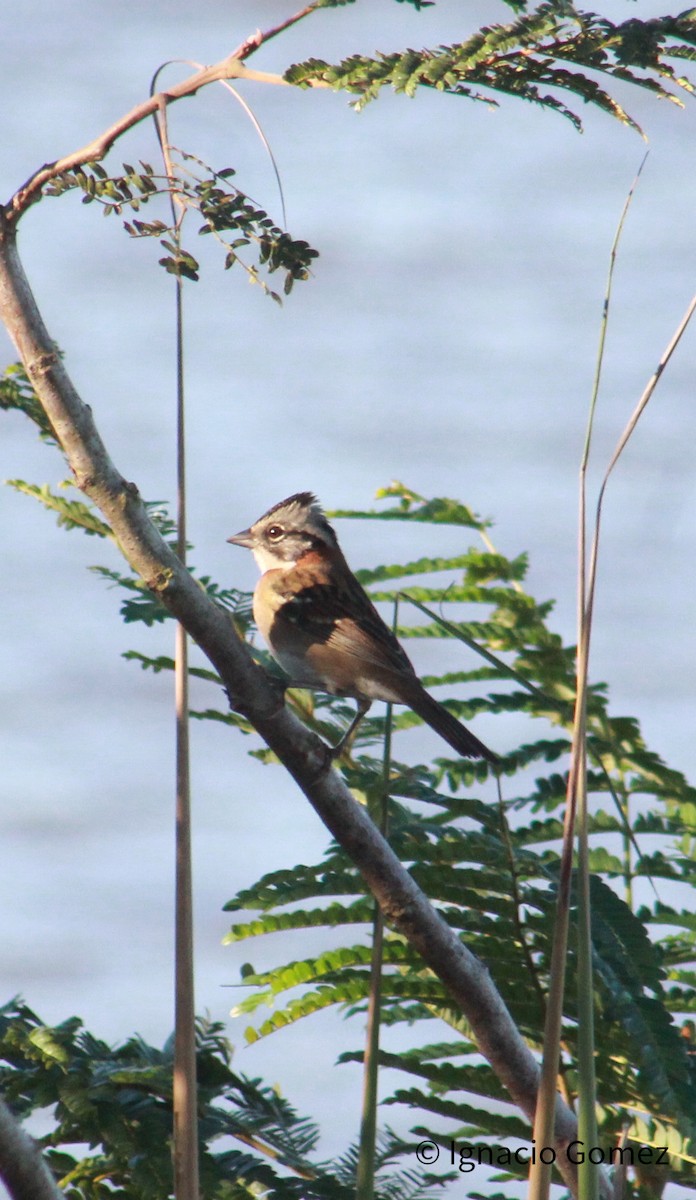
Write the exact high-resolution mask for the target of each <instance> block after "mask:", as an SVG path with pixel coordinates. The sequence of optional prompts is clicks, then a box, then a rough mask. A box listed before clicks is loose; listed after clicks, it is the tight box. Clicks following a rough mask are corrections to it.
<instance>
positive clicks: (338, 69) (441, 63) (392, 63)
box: [285, 0, 696, 129]
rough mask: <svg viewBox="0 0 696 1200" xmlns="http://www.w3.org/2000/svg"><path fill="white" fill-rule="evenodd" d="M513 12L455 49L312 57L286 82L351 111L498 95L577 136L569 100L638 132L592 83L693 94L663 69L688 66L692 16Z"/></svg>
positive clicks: (666, 94)
mask: <svg viewBox="0 0 696 1200" xmlns="http://www.w3.org/2000/svg"><path fill="white" fill-rule="evenodd" d="M511 7H513V8H514V9H515V10H516V11H517V13H518V15H517V16H516V18H515V20H513V21H511V22H508V23H504V24H496V25H487V26H483V27H482V28H481V29H479V30H478V31H477V32H476V33H474V34H473V35H471V36H470V37H468V38H466V39H465V40H464V41H462V42H459V43H456V44H454V45H449V46H438V47H437V48H435V49H427V50H411V49H409V50H405V51H397V52H395V53H392V54H382V53H380V54H377V55H376V56H375V57H373V58H371V57H369V56H366V55H360V54H355V55H351V56H350V57H349V58H347V59H344V60H343V61H342V62H340V63H336V64H331V63H328V62H326V61H324V60H323V59H317V58H312V59H309V60H307V61H306V62H302V63H298V64H295V65H294V66H292V67H290V68H289V70H288V71H287V72H286V75H285V78H286V79H287V80H288V82H289V83H292V84H295V85H297V86H300V87H308V86H311V84H312V83H316V82H317V81H321V82H322V83H325V84H328V85H329V86H331V87H332V88H334V89H336V90H341V91H347V92H349V93H351V94H352V95H355V96H357V97H358V98H357V100H356V101H355V102H354V104H355V107H356V108H358V109H360V108H362V107H364V106H365V105H366V104H367V103H368V102H369V101H370V100H374V99H376V98H377V96H378V95H379V93H380V91H381V89H382V88H383V87H385V86H389V87H391V88H393V90H394V91H395V92H397V93H403V94H404V95H407V96H413V95H415V93H416V91H417V90H418V89H419V88H421V87H427V88H434V89H436V90H437V91H441V92H446V93H448V94H450V95H455V96H465V97H468V98H469V99H470V100H477V101H483V102H484V103H486V104H488V105H491V104H497V103H498V102H497V100H496V98H495V95H496V93H503V94H506V95H509V96H516V97H518V98H519V99H522V100H527V101H531V102H533V103H534V104H538V105H540V106H541V107H543V108H547V109H550V110H552V111H556V112H559V113H561V114H562V115H563V116H565V117H567V118H568V119H569V120H570V121H571V122H572V123H573V124H574V125H575V126H576V128H578V129H579V128H581V126H582V122H581V119H580V117H579V116H578V114H577V112H576V111H575V110H574V109H573V108H570V107H568V105H567V103H566V102H565V100H564V99H562V97H563V96H565V95H567V94H570V95H571V96H574V97H575V98H576V99H578V100H581V101H582V102H583V103H585V104H593V105H595V106H597V107H598V108H600V109H602V110H603V111H604V112H607V113H608V114H610V115H611V116H614V117H616V118H617V119H618V120H620V121H622V122H624V123H625V124H629V125H632V126H633V127H634V128H638V127H637V126H636V125H635V122H634V121H633V120H632V118H631V117H630V116H629V114H628V113H627V112H626V110H625V109H624V108H623V106H622V105H621V104H619V103H618V101H617V100H616V99H614V97H613V96H612V95H611V94H610V93H609V92H608V91H607V90H606V88H605V87H603V86H601V85H600V84H599V83H598V82H597V80H596V78H595V76H596V75H597V74H599V75H600V76H605V77H607V78H608V79H610V80H612V81H621V82H628V83H631V84H633V85H635V86H637V87H640V88H647V89H648V90H649V91H651V92H652V93H653V94H654V95H655V96H657V97H659V98H660V99H668V100H672V101H676V102H679V101H678V99H677V93H678V92H679V91H684V92H687V93H692V92H693V90H694V88H693V84H692V83H691V82H690V81H689V80H688V79H687V78H685V77H684V76H683V75H682V74H677V72H676V71H675V70H674V68H673V66H672V65H671V64H670V62H669V61H668V60H669V59H670V58H676V59H682V60H687V61H692V60H693V59H694V58H695V57H696V18H695V17H694V13H693V10H692V11H689V12H685V13H682V14H681V15H680V16H677V17H669V16H668V17H657V18H654V19H651V20H647V21H646V20H639V19H637V18H630V19H629V20H627V21H623V22H619V23H617V24H615V23H613V22H612V21H609V20H608V19H606V18H604V17H601V16H599V15H597V14H596V13H592V12H583V11H581V10H579V9H577V8H576V7H575V6H574V5H573V4H571V3H568V2H567V0H543V2H542V3H540V4H538V5H537V6H536V7H535V8H533V9H531V10H528V9H527V7H526V5H522V4H513V5H511ZM588 72H591V74H588ZM548 89H550V90H548ZM674 89H676V91H675V90H674Z"/></svg>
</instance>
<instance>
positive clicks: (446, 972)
mask: <svg viewBox="0 0 696 1200" xmlns="http://www.w3.org/2000/svg"><path fill="white" fill-rule="evenodd" d="M0 318H2V320H3V321H4V323H5V325H6V327H7V329H8V331H9V333H10V335H11V337H12V338H13V340H14V342H15V344H16V346H17V349H18V351H19V354H20V356H21V358H22V361H23V363H24V366H25V369H26V372H27V375H28V377H29V379H30V380H31V382H32V385H33V387H34V388H35V390H36V394H37V396H38V397H39V400H40V401H41V403H42V405H43V406H44V408H45V411H46V414H47V416H48V419H49V420H50V422H51V426H52V428H53V430H54V431H55V434H56V437H57V439H58V441H59V442H60V445H61V446H62V449H63V451H64V453H65V456H66V458H67V459H68V462H69V464H70V467H71V469H72V471H73V474H74V477H75V482H76V484H77V486H78V487H79V488H81V489H82V491H84V492H85V494H86V495H87V496H89V497H90V499H91V500H92V501H94V503H95V504H96V505H97V506H98V507H99V508H100V509H101V511H102V513H103V514H104V516H105V518H106V520H107V521H108V522H109V524H110V525H111V527H112V529H113V531H114V534H115V536H116V539H117V541H118V544H119V546H120V549H121V551H122V553H123V555H124V556H125V558H126V559H127V561H128V562H129V563H130V565H131V567H132V568H133V569H134V570H135V571H136V572H137V573H138V574H139V575H140V576H141V577H142V579H143V580H144V581H145V583H146V584H147V586H148V587H149V588H150V589H151V591H152V592H154V593H155V594H156V595H157V596H158V597H159V598H160V599H161V601H162V602H163V603H164V604H165V605H166V606H167V608H168V609H169V611H170V612H171V613H172V614H173V615H174V616H175V617H177V618H178V619H179V620H180V621H181V622H182V624H183V625H184V626H185V627H186V629H187V631H188V632H189V633H190V635H191V636H192V637H193V638H194V639H195V641H196V642H197V643H198V645H199V646H200V647H201V649H202V650H203V651H204V653H205V654H206V655H207V656H208V658H209V659H210V661H211V663H212V664H213V666H214V667H215V669H216V670H217V672H218V673H219V675H220V677H221V679H222V681H223V684H224V686H225V688H226V691H227V693H228V695H229V696H230V698H231V699H232V701H233V705H234V707H235V708H236V709H238V710H239V711H240V712H242V713H243V714H244V715H245V716H246V717H247V718H248V719H249V720H250V721H251V723H252V724H253V726H254V728H255V729H256V730H257V731H258V733H259V734H260V735H261V736H262V737H263V739H264V740H265V741H266V742H267V744H268V745H269V746H270V747H271V749H272V750H273V751H274V752H275V754H276V755H277V756H278V758H279V759H280V761H281V763H282V764H283V765H284V766H285V768H286V770H287V771H289V773H290V775H291V776H292V778H293V779H294V780H295V781H296V782H297V784H298V786H299V787H300V788H301V790H302V791H303V792H304V794H305V796H306V797H307V799H308V800H309V801H310V803H311V804H312V805H313V807H314V808H315V810H316V812H317V813H318V814H319V816H320V817H321V819H322V821H323V822H324V824H325V825H326V826H327V828H328V829H329V830H330V832H331V833H332V834H333V836H334V837H335V838H336V840H337V841H338V842H339V843H340V844H341V846H342V847H343V848H344V850H345V851H346V853H347V854H349V855H350V857H351V858H352V860H353V862H354V863H355V864H356V866H357V867H358V869H359V870H360V872H361V874H362V876H363V879H364V880H365V882H366V884H367V886H368V887H369V889H370V890H371V892H372V893H373V895H374V896H375V897H376V899H377V901H378V902H379V904H380V907H381V909H382V912H383V913H384V918H385V921H386V922H387V924H388V925H390V926H391V927H392V928H394V929H396V930H398V931H399V932H400V933H401V934H403V936H404V937H406V938H407V939H408V941H409V942H410V943H411V945H413V946H414V947H415V949H416V950H417V951H418V953H419V954H420V955H421V957H422V958H423V960H424V962H425V963H426V964H427V965H428V966H429V967H430V968H431V970H432V971H434V972H435V974H436V975H437V976H438V977H439V978H440V979H441V980H442V982H443V983H444V984H445V986H446V987H447V988H448V990H449V991H450V993H451V995H452V997H453V998H454V1000H455V1001H456V1003H457V1004H458V1005H459V1006H460V1008H461V1010H462V1012H463V1013H464V1015H465V1016H466V1019H467V1021H468V1022H469V1024H470V1027H471V1030H472V1033H473V1035H474V1037H475V1038H476V1040H477V1043H478V1047H479V1050H480V1052H481V1054H483V1055H484V1056H485V1057H486V1059H487V1060H488V1062H489V1063H490V1064H491V1066H492V1068H493V1070H494V1071H495V1072H496V1074H497V1076H498V1078H499V1079H500V1080H501V1082H502V1083H503V1084H504V1086H505V1087H506V1089H507V1090H508V1092H509V1094H510V1096H511V1098H512V1100H513V1101H514V1102H515V1104H517V1105H518V1106H519V1108H520V1109H521V1110H522V1112H523V1113H524V1114H525V1115H526V1117H527V1118H528V1119H529V1120H530V1122H531V1121H532V1120H533V1117H534V1110H535V1105H536V1092H537V1085H538V1079H539V1067H538V1064H537V1061H536V1059H535V1057H534V1055H533V1054H532V1052H531V1050H530V1049H529V1047H528V1046H527V1045H526V1043H525V1042H524V1041H523V1039H522V1037H521V1036H520V1034H519V1032H518V1031H517V1029H516V1027H515V1025H514V1023H513V1021H512V1018H511V1017H510V1014H509V1012H508V1010H507V1008H506V1007H505V1005H504V1003H503V1001H502V999H501V997H500V995H499V993H498V992H497V990H496V988H495V986H494V984H493V982H492V980H491V978H490V975H489V973H488V971H487V969H486V967H485V966H484V965H483V964H482V963H481V962H480V961H479V960H478V959H477V958H476V957H475V956H474V955H473V954H471V952H470V951H469V950H468V949H467V947H466V946H465V945H464V944H463V943H462V942H461V941H460V939H459V937H458V936H457V935H456V933H455V932H454V931H453V930H452V929H451V928H450V927H449V926H448V925H447V924H446V922H445V921H444V920H443V919H442V917H441V916H440V915H439V914H438V913H437V912H436V910H435V909H434V908H433V907H432V905H431V904H430V903H429V901H428V899H427V898H426V896H425V895H424V894H423V893H422V892H421V891H420V889H419V888H418V887H417V886H416V884H415V882H414V880H413V879H412V878H411V876H410V874H409V873H408V871H406V869H405V868H404V867H403V865H402V864H401V863H400V862H399V860H398V858H397V857H396V855H395V854H394V852H393V851H392V849H391V848H390V846H389V845H388V843H387V842H386V841H385V839H384V838H383V837H382V836H381V834H380V833H379V831H378V830H377V829H376V827H375V826H374V824H373V822H372V820H371V818H370V817H369V815H368V814H367V812H365V811H364V810H363V809H362V808H361V807H360V806H359V805H358V804H357V803H356V802H355V800H354V798H353V796H352V795H351V793H350V791H349V790H348V788H347V786H346V784H345V783H344V781H343V780H342V779H341V778H340V777H339V776H338V775H337V774H336V773H335V772H334V771H333V770H332V769H331V764H330V758H329V754H328V751H327V748H326V746H325V745H324V744H323V743H322V742H321V741H319V739H318V738H317V737H316V736H315V735H314V734H312V733H310V732H309V731H308V730H307V729H305V728H304V726H302V725H301V724H300V722H299V721H298V720H297V718H296V717H295V716H294V715H293V714H292V713H291V712H290V711H289V710H288V709H287V708H285V706H284V704H283V703H282V700H281V699H280V697H279V695H278V693H277V691H276V690H275V688H274V687H273V686H272V684H271V682H270V681H269V679H268V677H267V675H266V674H265V672H264V671H262V670H261V669H260V668H259V667H258V666H257V665H256V664H255V663H254V662H253V660H252V658H251V656H250V654H249V653H248V651H247V648H246V646H245V645H244V643H243V641H242V640H241V639H240V638H239V637H238V635H237V634H236V631H235V629H234V627H233V625H232V623H231V620H230V617H229V615H228V614H227V613H226V612H224V611H223V610H222V609H221V608H219V607H218V606H217V605H215V604H214V603H212V602H211V600H210V599H209V598H208V597H207V596H206V595H205V594H204V593H203V591H202V590H201V588H200V587H199V586H198V584H197V583H196V582H195V580H194V579H192V578H191V576H190V575H189V573H188V571H187V570H186V568H185V567H184V566H183V564H182V563H181V562H180V560H179V559H178V558H177V557H176V555H175V554H174V552H173V551H172V550H171V549H170V548H169V547H168V546H167V544H166V543H165V542H164V541H163V540H162V538H161V537H160V535H159V533H158V532H157V530H156V529H155V527H154V526H153V525H152V523H151V522H150V520H149V518H148V516H147V512H146V510H145V507H144V505H143V503H142V501H141V499H140V496H139V493H138V489H137V487H136V486H135V484H133V483H129V482H127V481H126V480H125V479H124V478H123V476H122V475H121V474H120V473H119V472H118V470H117V468H116V467H115V465H114V464H113V462H112V461H111V459H110V458H109V455H108V453H107V450H106V447H105V446H104V444H103V442H102V440H101V437H100V435H99V432H98V430H97V428H96V425H95V423H94V420H93V418H92V413H91V410H90V408H89V407H88V406H87V405H86V404H84V403H83V402H82V400H81V399H80V397H79V396H78V394H77V392H76V390H75V388H74V385H73V384H72V381H71V380H70V378H69V376H68V374H67V372H66V370H65V367H64V365H63V362H62V361H61V358H60V356H59V355H58V354H57V352H56V350H55V346H54V343H53V342H52V340H51V338H50V337H49V335H48V332H47V330H46V328H45V326H44V324H43V320H42V318H41V315H40V313H39V310H38V308H37V306H36V302H35V300H34V297H33V294H32V292H31V289H30V286H29V283H28V280H27V278H26V276H25V274H24V271H23V268H22V265H21V262H20V259H19V255H18V253H17V248H16V237H15V230H14V228H13V227H12V226H11V225H10V224H9V222H8V221H7V220H5V219H3V218H2V216H0ZM576 1137H577V1124H576V1119H575V1116H574V1114H573V1113H572V1112H571V1111H570V1109H569V1108H568V1107H567V1106H566V1105H565V1104H564V1102H563V1101H562V1099H561V1097H560V1096H557V1097H556V1126H555V1138H554V1144H555V1152H556V1155H557V1163H558V1169H559V1171H560V1172H561V1174H562V1175H563V1178H564V1180H565V1182H566V1184H567V1185H568V1187H570V1189H571V1190H572V1191H573V1193H574V1194H575V1188H576V1169H575V1166H574V1165H573V1164H572V1163H571V1162H569V1160H568V1153H567V1151H568V1144H569V1142H572V1141H573V1140H574V1139H575V1138H576ZM602 1186H603V1187H604V1186H605V1185H604V1183H603V1184H602ZM603 1195H604V1196H608V1195H609V1191H608V1190H607V1191H605V1192H604V1193H603Z"/></svg>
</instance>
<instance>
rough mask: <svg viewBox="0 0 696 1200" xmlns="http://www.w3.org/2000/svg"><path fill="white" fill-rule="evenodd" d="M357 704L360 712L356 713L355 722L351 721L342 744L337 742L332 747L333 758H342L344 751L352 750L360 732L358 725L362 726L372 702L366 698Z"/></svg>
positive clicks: (341, 741)
mask: <svg viewBox="0 0 696 1200" xmlns="http://www.w3.org/2000/svg"><path fill="white" fill-rule="evenodd" d="M357 704H358V711H357V712H356V714H355V716H354V717H353V720H352V721H351V723H350V725H349V726H348V728H347V730H346V732H345V733H344V735H343V737H342V738H341V740H340V742H337V743H336V745H335V746H332V747H331V757H332V758H340V757H341V755H342V754H343V752H344V750H348V749H349V748H350V745H351V743H352V741H353V738H354V737H355V735H356V733H357V731H358V725H359V724H360V722H361V721H362V719H363V717H364V716H365V713H366V712H367V710H368V708H370V706H371V704H372V701H371V700H368V699H367V698H366V697H364V698H363V699H362V700H358V702H357Z"/></svg>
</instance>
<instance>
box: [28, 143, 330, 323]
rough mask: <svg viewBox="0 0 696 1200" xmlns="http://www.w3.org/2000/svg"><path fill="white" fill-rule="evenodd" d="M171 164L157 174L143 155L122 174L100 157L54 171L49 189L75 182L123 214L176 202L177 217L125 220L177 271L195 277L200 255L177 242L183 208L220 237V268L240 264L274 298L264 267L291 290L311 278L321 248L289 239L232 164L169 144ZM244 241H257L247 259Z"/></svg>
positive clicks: (54, 191) (108, 210)
mask: <svg viewBox="0 0 696 1200" xmlns="http://www.w3.org/2000/svg"><path fill="white" fill-rule="evenodd" d="M172 170H173V176H172V177H171V178H170V177H169V176H167V175H166V174H162V173H159V174H158V173H156V172H155V171H154V169H153V167H152V165H151V164H150V163H147V162H140V164H139V166H138V167H137V168H136V167H133V166H132V165H131V164H130V163H124V164H123V171H122V172H121V173H119V174H117V175H109V174H107V172H106V170H105V169H104V167H103V166H101V164H100V163H98V162H93V163H89V164H87V165H86V166H85V167H84V168H82V169H79V170H73V171H65V172H63V173H62V174H61V175H58V176H56V178H55V179H54V180H53V181H52V183H51V184H50V185H49V186H48V187H47V189H46V192H47V194H48V195H53V196H59V195H62V193H63V192H66V191H70V190H74V189H80V190H81V191H83V192H84V196H83V204H91V203H93V202H97V203H99V204H100V205H101V206H102V210H103V213H104V215H105V216H110V215H111V214H115V215H117V216H120V215H121V214H122V213H123V210H124V209H128V210H130V211H131V212H139V211H140V209H141V208H142V206H143V205H145V204H147V203H148V202H149V201H151V200H152V199H153V198H155V197H166V198H167V199H168V200H170V201H173V202H174V211H175V212H177V211H178V215H177V216H174V215H172V216H171V217H170V218H169V219H168V220H162V219H161V218H154V219H152V220H148V221H145V220H142V219H136V218H133V220H128V221H124V222H123V226H124V229H125V230H126V232H127V233H128V234H130V236H131V237H134V238H157V239H158V240H159V243H160V245H161V246H162V248H163V249H164V250H165V251H166V254H165V255H164V257H162V258H160V260H159V262H160V266H162V267H164V269H165V270H166V271H167V272H168V273H169V274H172V275H175V276H176V277H177V278H182V279H189V280H192V281H194V282H195V281H196V280H198V278H199V271H200V264H199V262H198V259H197V258H196V256H195V255H194V254H193V253H192V252H191V250H190V249H187V248H185V247H184V246H183V245H182V242H181V235H182V216H183V215H184V214H185V213H186V212H188V211H193V212H196V213H198V215H199V217H202V219H203V224H202V225H201V226H199V229H198V232H199V234H214V235H215V237H216V238H217V239H218V240H219V241H220V242H221V244H222V246H223V248H224V250H225V259H224V265H225V269H226V270H229V268H230V267H232V266H234V265H235V264H236V263H238V264H240V265H241V267H242V268H243V269H244V270H245V271H246V272H247V275H248V278H249V279H250V281H251V282H252V283H258V284H260V285H261V287H262V288H263V290H264V291H265V292H266V293H267V294H268V295H269V296H271V297H272V299H274V300H277V301H279V300H280V296H279V295H278V294H277V293H276V292H274V291H272V289H271V288H270V287H268V285H267V284H266V282H265V280H264V278H263V275H262V274H261V272H262V270H263V271H264V272H265V273H266V274H267V275H273V274H274V273H275V272H276V271H282V272H284V273H285V278H284V281H283V292H284V294H285V295H288V294H289V293H290V292H291V291H292V288H293V285H294V284H295V282H296V281H298V280H300V281H302V280H306V279H308V278H309V276H310V273H311V265H312V263H313V261H314V259H315V258H317V257H318V251H317V250H314V249H312V247H311V246H310V245H309V243H308V242H306V241H303V240H301V239H295V238H292V237H291V236H290V234H289V233H287V232H286V231H284V230H283V229H281V228H280V227H279V226H278V225H277V224H276V222H275V221H273V219H272V218H271V217H270V216H269V215H268V213H267V212H266V211H265V210H264V209H263V208H261V207H260V206H259V205H258V204H255V203H254V201H252V200H251V199H250V198H249V196H247V195H246V194H245V193H244V192H242V191H241V190H240V189H239V188H237V187H236V186H235V185H233V184H230V182H229V181H230V180H231V179H232V177H233V176H234V175H235V171H234V170H233V168H232V167H226V168H224V169H222V170H220V171H215V170H213V169H212V168H211V167H209V166H207V165H206V164H205V163H204V162H202V160H201V159H199V158H196V157H195V155H192V154H186V153H184V152H181V151H175V150H174V149H173V148H172ZM249 247H254V248H255V250H256V256H257V262H250V263H247V262H246V261H245V259H244V258H243V257H242V256H241V253H240V252H241V251H243V250H246V249H247V248H249Z"/></svg>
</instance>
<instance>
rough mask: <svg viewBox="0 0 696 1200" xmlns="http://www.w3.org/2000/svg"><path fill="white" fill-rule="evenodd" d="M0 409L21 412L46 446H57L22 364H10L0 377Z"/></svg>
mask: <svg viewBox="0 0 696 1200" xmlns="http://www.w3.org/2000/svg"><path fill="white" fill-rule="evenodd" d="M0 409H3V410H4V411H5V412H21V413H24V415H25V417H28V418H29V420H30V421H32V422H33V423H34V425H35V426H36V428H37V430H38V433H39V437H40V438H41V439H42V441H44V442H46V443H47V445H50V446H55V445H57V439H56V435H55V433H54V431H53V427H52V425H51V423H50V421H49V419H48V417H47V416H46V413H45V412H44V409H43V406H42V405H41V404H40V403H39V400H38V398H37V396H36V392H35V391H34V388H33V386H32V384H31V383H30V381H29V378H28V377H27V373H26V371H25V370H24V367H23V365H22V363H12V364H11V365H10V366H9V367H7V368H6V370H5V372H4V373H3V375H2V376H0Z"/></svg>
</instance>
